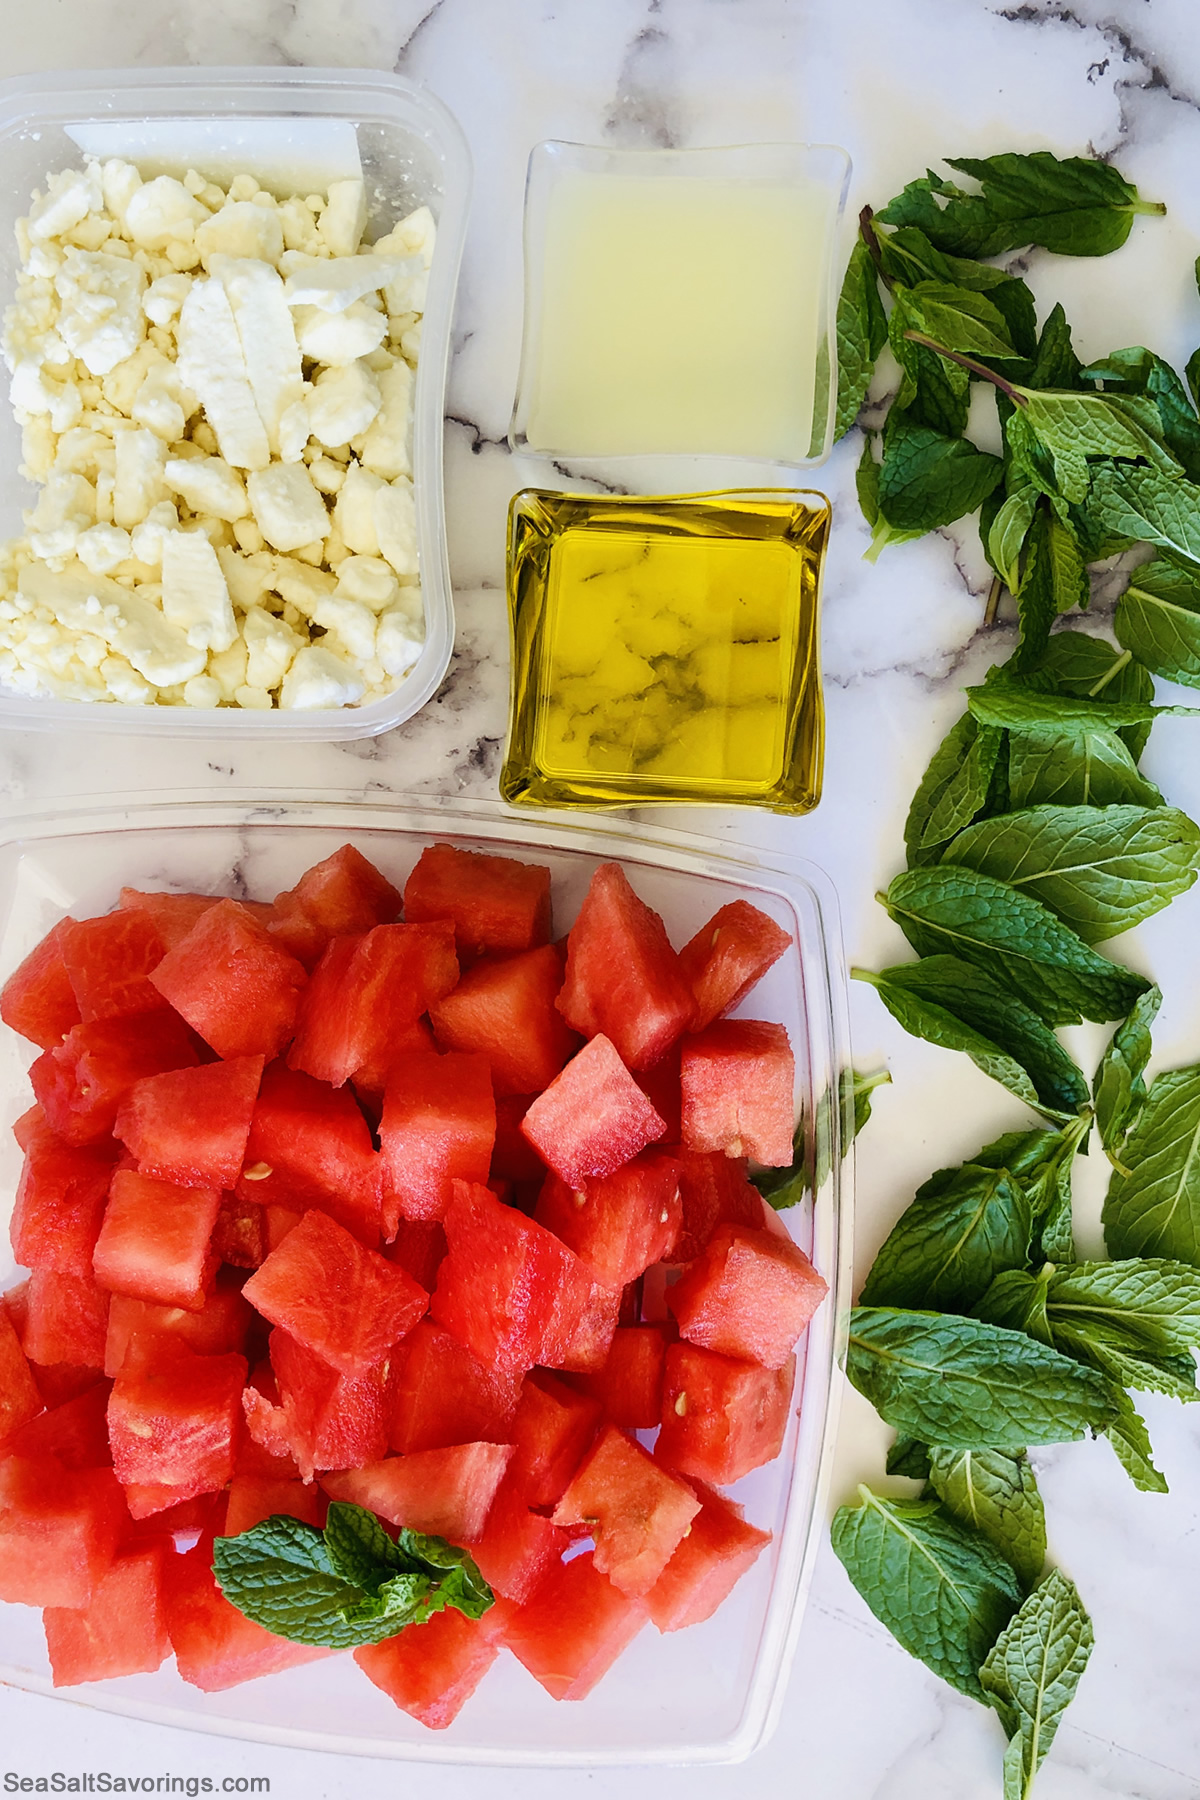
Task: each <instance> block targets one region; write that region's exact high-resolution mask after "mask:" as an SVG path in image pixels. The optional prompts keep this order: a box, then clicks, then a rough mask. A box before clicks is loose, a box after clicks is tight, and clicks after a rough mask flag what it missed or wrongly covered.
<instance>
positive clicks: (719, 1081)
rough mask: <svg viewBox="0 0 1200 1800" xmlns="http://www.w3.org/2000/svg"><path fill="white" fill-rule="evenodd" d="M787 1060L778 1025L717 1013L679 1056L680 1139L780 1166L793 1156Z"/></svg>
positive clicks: (791, 1076)
mask: <svg viewBox="0 0 1200 1800" xmlns="http://www.w3.org/2000/svg"><path fill="white" fill-rule="evenodd" d="M794 1084H795V1059H794V1057H793V1056H792V1047H791V1045H790V1043H789V1042H788V1035H787V1032H786V1031H785V1030H784V1028H783V1026H782V1025H774V1024H770V1023H769V1022H767V1021H766V1020H762V1019H722V1020H720V1021H719V1022H718V1023H717V1024H715V1025H709V1026H708V1027H707V1028H706V1029H705V1030H704V1031H701V1032H697V1034H696V1036H695V1037H693V1038H689V1039H688V1041H687V1043H686V1044H685V1045H684V1047H683V1053H682V1056H681V1059H680V1085H681V1090H682V1095H683V1115H682V1127H683V1143H684V1146H685V1148H686V1149H688V1150H721V1151H724V1153H725V1155H726V1156H749V1157H751V1158H752V1159H753V1160H754V1161H755V1162H758V1163H764V1164H765V1165H766V1166H767V1167H769V1168H786V1167H787V1166H788V1164H790V1162H791V1161H792V1157H793V1155H794V1150H793V1145H792V1129H793V1123H794V1116H795V1114H794V1103H793V1099H792V1091H793V1087H794Z"/></svg>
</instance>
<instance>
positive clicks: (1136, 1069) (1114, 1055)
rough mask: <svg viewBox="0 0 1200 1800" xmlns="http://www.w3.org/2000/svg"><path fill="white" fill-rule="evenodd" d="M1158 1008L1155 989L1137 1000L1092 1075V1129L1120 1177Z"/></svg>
mask: <svg viewBox="0 0 1200 1800" xmlns="http://www.w3.org/2000/svg"><path fill="white" fill-rule="evenodd" d="M1161 1004H1162V995H1161V993H1160V992H1159V990H1158V989H1157V988H1156V987H1152V988H1150V989H1148V990H1147V992H1146V993H1144V994H1142V995H1140V996H1139V998H1138V1000H1137V1001H1136V1003H1135V1005H1134V1008H1133V1011H1132V1012H1131V1013H1130V1015H1129V1017H1128V1018H1127V1019H1125V1020H1123V1021H1122V1023H1121V1024H1120V1025H1118V1026H1117V1029H1116V1030H1115V1031H1114V1032H1113V1035H1112V1039H1111V1041H1110V1043H1109V1046H1108V1049H1107V1050H1106V1051H1105V1052H1104V1056H1103V1059H1102V1061H1101V1063H1100V1067H1099V1068H1098V1069H1097V1071H1096V1080H1095V1085H1094V1094H1095V1106H1096V1125H1097V1128H1098V1129H1099V1132H1100V1143H1101V1145H1102V1146H1103V1148H1104V1151H1105V1154H1106V1155H1107V1156H1108V1158H1109V1160H1110V1161H1111V1162H1113V1163H1115V1164H1116V1166H1117V1168H1119V1169H1120V1170H1121V1172H1122V1173H1123V1174H1127V1173H1128V1171H1127V1170H1126V1169H1125V1168H1124V1166H1123V1164H1122V1163H1121V1146H1122V1145H1123V1143H1124V1142H1125V1138H1126V1136H1127V1135H1128V1133H1129V1131H1130V1129H1131V1128H1132V1126H1133V1123H1134V1120H1135V1119H1136V1118H1137V1115H1138V1114H1139V1113H1140V1112H1141V1110H1142V1107H1143V1106H1144V1105H1145V1102H1146V1084H1145V1082H1144V1081H1143V1079H1142V1076H1143V1075H1144V1073H1145V1069H1146V1064H1147V1063H1148V1062H1149V1060H1150V1050H1151V1042H1150V1027H1151V1025H1152V1024H1153V1022H1154V1019H1155V1017H1156V1016H1157V1014H1158V1009H1159V1007H1160V1005H1161Z"/></svg>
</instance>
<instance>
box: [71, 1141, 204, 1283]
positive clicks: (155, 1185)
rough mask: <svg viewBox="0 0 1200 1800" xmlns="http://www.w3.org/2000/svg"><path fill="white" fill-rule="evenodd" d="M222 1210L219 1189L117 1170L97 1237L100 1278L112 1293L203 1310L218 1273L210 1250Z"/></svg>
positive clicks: (97, 1263) (97, 1271)
mask: <svg viewBox="0 0 1200 1800" xmlns="http://www.w3.org/2000/svg"><path fill="white" fill-rule="evenodd" d="M220 1205H221V1196H220V1193H219V1192H218V1190H217V1189H216V1188H199V1187H186V1188H185V1187H178V1186H176V1184H175V1183H174V1182H171V1181H155V1180H154V1179H153V1178H152V1177H151V1176H149V1175H141V1174H139V1173H138V1171H137V1170H136V1169H118V1170H117V1171H116V1172H115V1174H114V1175H113V1178H112V1186H111V1188H110V1189H109V1198H108V1208H107V1210H106V1212H105V1214H104V1223H103V1224H102V1225H101V1227H100V1235H99V1237H98V1238H97V1239H96V1253H95V1256H94V1258H93V1262H94V1266H95V1270H96V1280H97V1281H98V1282H99V1284H100V1286H101V1287H104V1288H108V1289H109V1290H110V1292H112V1293H116V1294H130V1295H132V1296H133V1298H134V1299H136V1300H155V1301H157V1302H158V1303H159V1305H161V1306H182V1307H186V1308H187V1309H188V1310H189V1311H191V1312H199V1311H200V1310H201V1308H202V1307H203V1305H204V1302H205V1299H206V1297H207V1294H208V1290H209V1288H210V1287H211V1285H212V1278H213V1276H214V1275H215V1273H216V1268H217V1259H216V1257H215V1256H213V1255H212V1254H211V1251H210V1249H209V1245H210V1241H211V1239H212V1231H213V1226H214V1225H215V1224H216V1219H217V1212H218V1210H219V1208H220Z"/></svg>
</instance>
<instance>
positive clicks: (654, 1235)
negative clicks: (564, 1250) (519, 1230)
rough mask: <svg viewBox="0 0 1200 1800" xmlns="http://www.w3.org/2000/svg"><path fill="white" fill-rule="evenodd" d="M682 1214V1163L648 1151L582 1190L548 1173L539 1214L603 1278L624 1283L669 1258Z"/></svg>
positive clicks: (608, 1283)
mask: <svg viewBox="0 0 1200 1800" xmlns="http://www.w3.org/2000/svg"><path fill="white" fill-rule="evenodd" d="M682 1213H683V1209H682V1204H681V1201H680V1197H679V1164H678V1162H677V1161H676V1160H675V1159H674V1158H673V1157H671V1156H670V1155H668V1154H664V1153H663V1152H661V1151H654V1150H648V1151H645V1152H643V1153H642V1154H641V1155H640V1156H636V1157H635V1158H634V1159H633V1161H632V1162H627V1163H625V1164H624V1165H623V1167H621V1168H619V1169H615V1170H614V1171H613V1173H612V1174H611V1175H604V1176H601V1177H600V1178H599V1179H598V1180H593V1181H586V1182H585V1183H584V1184H583V1187H582V1189H575V1188H571V1187H568V1185H567V1183H566V1182H565V1181H562V1180H560V1179H559V1177H558V1176H557V1175H553V1174H552V1175H549V1176H547V1178H546V1181H545V1183H544V1185H543V1187H542V1191H541V1195H540V1197H539V1199H538V1205H537V1214H536V1217H537V1220H538V1222H539V1224H542V1225H545V1226H546V1228H547V1230H549V1231H553V1232H554V1233H555V1235H556V1236H557V1237H560V1238H561V1239H562V1240H563V1242H564V1244H569V1245H570V1247H571V1249H572V1250H574V1252H575V1254H576V1256H578V1257H579V1258H580V1260H581V1261H582V1262H584V1263H586V1264H587V1266H588V1268H589V1269H590V1270H591V1271H592V1273H593V1274H594V1275H595V1277H596V1279H597V1280H598V1281H601V1282H603V1283H604V1284H605V1285H606V1286H608V1287H624V1286H625V1285H626V1283H627V1282H630V1281H633V1280H634V1279H636V1277H637V1276H639V1275H640V1274H641V1273H642V1272H643V1270H645V1269H647V1268H649V1266H650V1264H651V1263H654V1262H662V1261H664V1260H665V1259H666V1258H667V1257H668V1256H669V1254H670V1252H671V1250H672V1248H673V1246H674V1243H675V1239H676V1237H677V1235H678V1232H679V1224H680V1220H681V1218H682Z"/></svg>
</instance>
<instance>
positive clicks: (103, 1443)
mask: <svg viewBox="0 0 1200 1800" xmlns="http://www.w3.org/2000/svg"><path fill="white" fill-rule="evenodd" d="M108 1392H109V1384H108V1382H107V1381H99V1380H97V1381H96V1382H95V1385H94V1386H93V1387H90V1388H87V1389H85V1391H84V1392H83V1393H82V1394H76V1395H75V1396H74V1398H73V1399H71V1400H65V1401H64V1402H63V1403H62V1405H61V1406H55V1407H52V1408H51V1409H50V1410H49V1411H47V1412H39V1413H38V1415H37V1417H36V1418H32V1419H30V1421H29V1423H28V1424H26V1425H22V1426H21V1428H20V1430H19V1431H15V1432H14V1433H13V1434H12V1436H11V1437H8V1438H6V1439H5V1441H4V1446H3V1450H4V1455H5V1456H25V1457H30V1458H32V1459H33V1460H34V1461H38V1460H40V1459H41V1458H43V1457H46V1456H52V1457H53V1458H54V1459H55V1460H56V1461H57V1462H59V1463H61V1464H62V1466H63V1468H64V1469H103V1468H106V1467H108V1466H109V1465H110V1464H111V1461H112V1457H111V1454H110V1452H109V1447H108Z"/></svg>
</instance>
